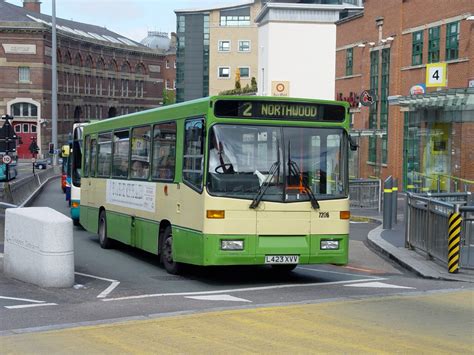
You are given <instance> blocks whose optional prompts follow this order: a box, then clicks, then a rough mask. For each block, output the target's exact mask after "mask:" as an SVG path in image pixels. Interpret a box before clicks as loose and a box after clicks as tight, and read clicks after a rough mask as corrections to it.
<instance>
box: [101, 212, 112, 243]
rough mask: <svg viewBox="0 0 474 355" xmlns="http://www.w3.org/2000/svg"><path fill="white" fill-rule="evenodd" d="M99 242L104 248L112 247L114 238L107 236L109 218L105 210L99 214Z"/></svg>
mask: <svg viewBox="0 0 474 355" xmlns="http://www.w3.org/2000/svg"><path fill="white" fill-rule="evenodd" d="M98 234H99V244H100V246H101V248H103V249H110V248H111V247H112V240H110V239H109V238H107V219H106V216H105V211H100V214H99V233H98Z"/></svg>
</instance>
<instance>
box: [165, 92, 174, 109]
mask: <svg viewBox="0 0 474 355" xmlns="http://www.w3.org/2000/svg"><path fill="white" fill-rule="evenodd" d="M175 102H176V94H175V93H174V91H171V90H166V89H163V106H166V105H172V104H174V103H175Z"/></svg>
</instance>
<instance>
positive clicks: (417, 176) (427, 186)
mask: <svg viewBox="0 0 474 355" xmlns="http://www.w3.org/2000/svg"><path fill="white" fill-rule="evenodd" d="M408 179H409V183H408V185H407V191H409V192H415V193H425V192H437V193H440V192H472V193H474V180H467V179H461V178H458V177H456V176H451V175H446V174H438V173H434V174H423V173H420V172H418V171H411V172H410V173H409V174H408Z"/></svg>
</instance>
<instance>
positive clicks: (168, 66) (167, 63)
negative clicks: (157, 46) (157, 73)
mask: <svg viewBox="0 0 474 355" xmlns="http://www.w3.org/2000/svg"><path fill="white" fill-rule="evenodd" d="M169 68H170V61H169V60H168V59H166V69H169Z"/></svg>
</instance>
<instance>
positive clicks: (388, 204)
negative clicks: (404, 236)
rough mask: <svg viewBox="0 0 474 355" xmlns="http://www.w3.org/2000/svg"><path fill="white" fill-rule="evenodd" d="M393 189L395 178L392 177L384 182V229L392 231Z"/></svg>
mask: <svg viewBox="0 0 474 355" xmlns="http://www.w3.org/2000/svg"><path fill="white" fill-rule="evenodd" d="M392 187H393V178H392V176H391V175H390V176H389V177H388V178H386V179H385V181H384V182H383V229H392V195H393V194H392Z"/></svg>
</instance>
